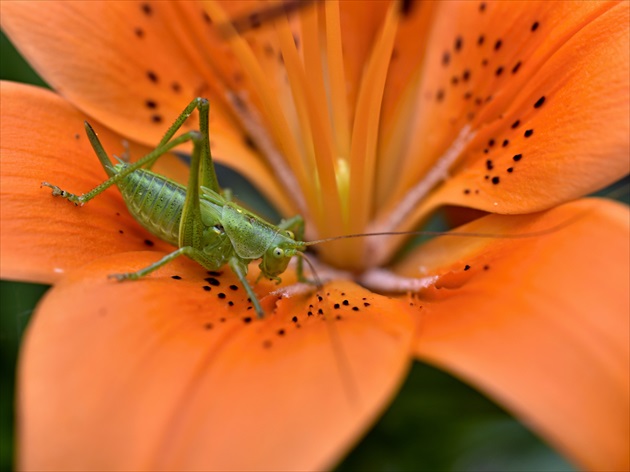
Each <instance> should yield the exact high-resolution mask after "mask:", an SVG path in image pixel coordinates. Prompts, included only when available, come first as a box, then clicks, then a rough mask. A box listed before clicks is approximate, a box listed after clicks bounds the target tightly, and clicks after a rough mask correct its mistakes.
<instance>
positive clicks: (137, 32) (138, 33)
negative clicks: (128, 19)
mask: <svg viewBox="0 0 630 472" xmlns="http://www.w3.org/2000/svg"><path fill="white" fill-rule="evenodd" d="M133 33H134V34H135V35H136V36H137V37H138V38H142V37H144V30H143V29H142V28H135V29H134V30H133Z"/></svg>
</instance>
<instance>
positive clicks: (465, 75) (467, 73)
mask: <svg viewBox="0 0 630 472" xmlns="http://www.w3.org/2000/svg"><path fill="white" fill-rule="evenodd" d="M468 79H470V71H469V70H468V69H466V70H464V72H463V73H462V80H463V81H464V82H467V81H468Z"/></svg>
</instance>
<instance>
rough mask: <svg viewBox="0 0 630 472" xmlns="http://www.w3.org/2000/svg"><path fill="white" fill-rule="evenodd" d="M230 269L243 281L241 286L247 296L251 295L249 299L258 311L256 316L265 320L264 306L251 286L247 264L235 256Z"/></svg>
mask: <svg viewBox="0 0 630 472" xmlns="http://www.w3.org/2000/svg"><path fill="white" fill-rule="evenodd" d="M230 269H232V272H234V273H235V274H236V276H237V277H238V280H240V281H241V285H242V286H243V288H244V289H245V291H246V292H247V295H249V299H250V300H251V301H252V304H253V305H254V309H255V310H256V315H257V316H258V318H263V317H264V316H265V312H264V311H263V309H262V306H261V304H260V301H259V300H258V296H257V295H256V292H254V289H253V288H252V286H251V285H250V284H249V281H248V280H247V263H246V262H244V261H243V260H242V259H241V258H239V257H238V256H233V257H232V258H231V259H230Z"/></svg>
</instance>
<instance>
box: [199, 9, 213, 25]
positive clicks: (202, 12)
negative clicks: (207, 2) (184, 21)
mask: <svg viewBox="0 0 630 472" xmlns="http://www.w3.org/2000/svg"><path fill="white" fill-rule="evenodd" d="M201 16H202V18H203V21H205V22H206V23H208V24H212V18H210V15H208V13H207V12H206V11H205V10H202V11H201Z"/></svg>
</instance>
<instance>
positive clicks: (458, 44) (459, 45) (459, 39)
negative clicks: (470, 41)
mask: <svg viewBox="0 0 630 472" xmlns="http://www.w3.org/2000/svg"><path fill="white" fill-rule="evenodd" d="M463 43H464V40H463V39H462V37H461V36H458V37H457V38H455V51H461V49H462V45H463Z"/></svg>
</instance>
